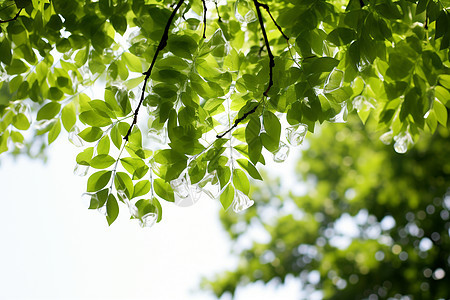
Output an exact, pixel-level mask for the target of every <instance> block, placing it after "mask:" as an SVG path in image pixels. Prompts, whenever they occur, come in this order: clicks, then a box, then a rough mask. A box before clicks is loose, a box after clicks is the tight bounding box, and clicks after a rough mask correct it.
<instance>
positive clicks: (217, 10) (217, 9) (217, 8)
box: [214, 0, 222, 23]
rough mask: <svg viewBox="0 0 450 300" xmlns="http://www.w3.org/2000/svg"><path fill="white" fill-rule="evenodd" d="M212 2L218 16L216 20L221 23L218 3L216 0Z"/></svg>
mask: <svg viewBox="0 0 450 300" xmlns="http://www.w3.org/2000/svg"><path fill="white" fill-rule="evenodd" d="M214 4H215V5H216V12H217V16H218V17H219V20H218V22H219V23H222V18H221V17H220V13H219V5H218V4H217V0H215V1H214Z"/></svg>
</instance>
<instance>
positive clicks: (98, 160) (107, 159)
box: [89, 154, 116, 169]
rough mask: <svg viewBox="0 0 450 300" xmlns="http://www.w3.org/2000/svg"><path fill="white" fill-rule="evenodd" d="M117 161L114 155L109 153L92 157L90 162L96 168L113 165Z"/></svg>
mask: <svg viewBox="0 0 450 300" xmlns="http://www.w3.org/2000/svg"><path fill="white" fill-rule="evenodd" d="M115 161H116V160H115V159H114V158H113V157H111V156H109V155H107V154H100V155H97V156H95V157H94V158H92V160H91V161H90V163H89V164H90V165H91V167H93V168H95V169H105V168H107V167H109V166H111V165H112V164H113V163H114V162H115Z"/></svg>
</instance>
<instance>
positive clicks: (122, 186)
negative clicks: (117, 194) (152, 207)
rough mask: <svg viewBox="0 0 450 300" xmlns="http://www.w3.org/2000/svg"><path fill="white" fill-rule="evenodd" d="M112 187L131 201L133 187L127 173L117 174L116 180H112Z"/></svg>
mask: <svg viewBox="0 0 450 300" xmlns="http://www.w3.org/2000/svg"><path fill="white" fill-rule="evenodd" d="M114 185H115V187H116V190H118V191H119V190H120V191H123V192H124V193H125V195H127V197H128V199H131V196H132V195H133V191H134V189H133V187H134V186H133V181H132V180H131V178H130V176H128V174H127V173H124V172H117V173H116V178H114Z"/></svg>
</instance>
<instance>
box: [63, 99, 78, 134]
mask: <svg viewBox="0 0 450 300" xmlns="http://www.w3.org/2000/svg"><path fill="white" fill-rule="evenodd" d="M61 121H62V123H63V126H64V129H66V131H67V132H69V131H70V130H71V129H72V127H73V125H75V122H76V121H77V117H76V109H75V103H74V102H70V103H69V104H67V105H66V106H64V107H63V109H62V110H61Z"/></svg>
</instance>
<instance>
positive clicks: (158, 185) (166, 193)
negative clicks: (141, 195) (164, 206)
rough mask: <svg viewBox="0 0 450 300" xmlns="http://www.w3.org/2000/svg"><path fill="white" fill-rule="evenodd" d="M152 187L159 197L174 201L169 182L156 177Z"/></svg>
mask: <svg viewBox="0 0 450 300" xmlns="http://www.w3.org/2000/svg"><path fill="white" fill-rule="evenodd" d="M153 187H154V189H155V193H156V195H158V196H159V197H161V198H162V199H164V200H166V201H169V202H175V196H174V194H173V190H172V187H171V186H170V184H168V183H167V182H165V181H164V180H162V179H159V178H156V179H155V180H154V181H153Z"/></svg>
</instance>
